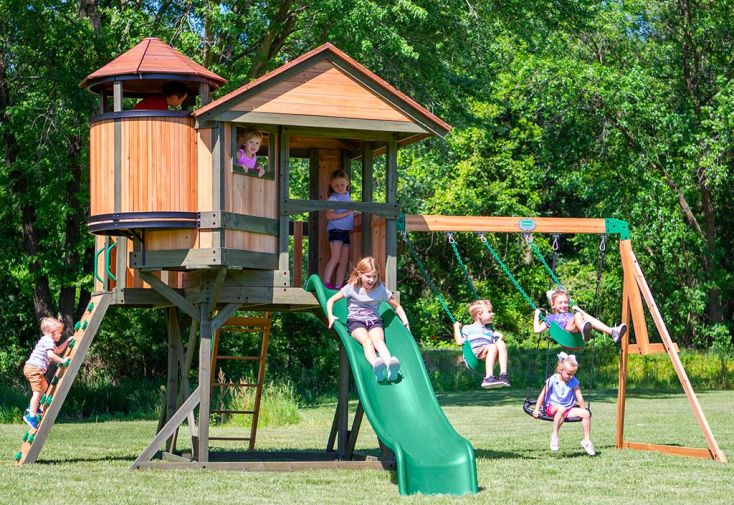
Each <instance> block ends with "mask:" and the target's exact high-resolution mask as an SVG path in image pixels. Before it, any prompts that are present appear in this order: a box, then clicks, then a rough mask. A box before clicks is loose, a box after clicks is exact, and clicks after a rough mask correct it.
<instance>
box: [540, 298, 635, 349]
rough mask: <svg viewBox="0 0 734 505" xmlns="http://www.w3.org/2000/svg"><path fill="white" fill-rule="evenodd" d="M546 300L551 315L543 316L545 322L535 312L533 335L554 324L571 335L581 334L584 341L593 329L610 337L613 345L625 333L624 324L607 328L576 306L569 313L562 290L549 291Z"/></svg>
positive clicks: (567, 302) (625, 327)
mask: <svg viewBox="0 0 734 505" xmlns="http://www.w3.org/2000/svg"><path fill="white" fill-rule="evenodd" d="M548 299H549V301H550V304H551V309H552V310H553V313H552V314H548V315H547V316H545V321H541V319H540V309H536V310H535V316H534V318H533V331H535V333H542V332H544V331H545V330H547V329H548V326H549V325H550V323H556V324H557V325H558V326H560V327H561V328H563V329H564V330H566V331H570V332H571V333H581V334H582V335H583V336H584V340H589V337H591V330H592V328H593V329H595V330H597V331H601V332H602V333H606V334H607V335H611V337H612V340H614V343H615V344H616V343H618V342H619V340H620V339H621V338H622V337H623V336H624V334H625V333H627V325H626V324H624V323H622V324H620V325H618V326H614V327H609V326H607V325H606V324H604V323H602V322H601V321H599V320H598V319H596V318H595V317H593V316H590V315H589V314H587V313H586V312H584V311H583V310H582V309H581V308H580V307H579V306H578V305H574V306H573V312H569V311H568V309H569V299H568V293H567V292H566V291H565V290H564V289H556V290H554V291H551V292H550V295H549V297H548Z"/></svg>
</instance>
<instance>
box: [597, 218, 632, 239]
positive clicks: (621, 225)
mask: <svg viewBox="0 0 734 505" xmlns="http://www.w3.org/2000/svg"><path fill="white" fill-rule="evenodd" d="M604 223H605V227H606V232H607V233H608V234H610V235H611V234H618V235H619V240H630V238H632V237H631V235H630V227H629V224H627V221H623V220H621V219H613V218H607V219H605V220H604Z"/></svg>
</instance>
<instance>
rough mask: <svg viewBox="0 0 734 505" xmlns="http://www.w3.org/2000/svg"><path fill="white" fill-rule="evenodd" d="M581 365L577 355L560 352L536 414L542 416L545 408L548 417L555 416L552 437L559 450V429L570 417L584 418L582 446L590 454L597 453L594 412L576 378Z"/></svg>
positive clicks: (543, 390) (553, 444)
mask: <svg viewBox="0 0 734 505" xmlns="http://www.w3.org/2000/svg"><path fill="white" fill-rule="evenodd" d="M578 368H579V364H578V362H577V361H576V356H574V355H573V354H571V355H569V354H566V353H565V352H561V353H559V354H558V365H557V366H556V373H555V374H553V375H551V376H550V377H548V379H547V380H546V381H545V384H543V389H542V390H541V391H540V394H539V395H538V400H537V401H536V402H535V409H534V410H533V416H534V417H538V416H539V415H540V409H541V407H543V408H544V409H545V413H546V415H548V416H553V432H552V433H551V438H550V449H551V451H553V452H555V451H557V450H558V447H559V440H558V430H559V429H560V428H561V426H562V425H563V422H564V421H565V420H566V419H567V418H568V417H580V418H581V426H582V427H583V430H584V438H583V440H581V447H583V448H584V450H585V451H586V452H587V454H588V455H589V456H593V455H594V454H596V452H594V444H592V443H591V438H590V437H591V413H590V412H589V410H588V409H587V407H586V401H585V400H584V397H583V396H582V395H581V388H580V387H579V380H578V379H577V378H576V377H575V375H576V371H577V370H578Z"/></svg>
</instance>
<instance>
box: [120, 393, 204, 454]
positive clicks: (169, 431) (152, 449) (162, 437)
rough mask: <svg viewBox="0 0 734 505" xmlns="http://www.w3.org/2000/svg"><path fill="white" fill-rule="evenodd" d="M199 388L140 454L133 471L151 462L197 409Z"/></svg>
mask: <svg viewBox="0 0 734 505" xmlns="http://www.w3.org/2000/svg"><path fill="white" fill-rule="evenodd" d="M199 391H200V390H199V388H196V389H195V390H194V392H193V393H191V396H189V397H188V399H187V400H186V401H185V402H184V404H183V405H181V408H180V409H178V411H177V412H176V413H175V414H173V416H171V419H169V420H168V422H167V423H166V424H165V426H163V429H161V430H160V431H159V432H158V433H157V434H156V436H155V437H154V438H153V440H152V441H151V442H150V444H148V446H147V447H146V448H145V449H144V450H143V452H142V453H140V456H138V457H137V459H136V460H135V461H134V462H133V464H132V465H131V466H130V468H131V469H135V468H140V467H141V466H140V465H141V463H143V462H147V461H150V460H151V459H152V458H153V456H155V454H156V453H157V452H158V450H159V448H160V447H161V445H162V444H163V442H165V441H166V439H168V438H169V437H170V436H171V435H173V433H174V432H175V431H176V430H177V429H178V427H179V425H180V424H181V423H182V422H183V420H184V419H186V417H187V416H188V414H189V413H190V412H193V410H194V409H195V408H196V406H197V405H198V404H199V401H200V395H199Z"/></svg>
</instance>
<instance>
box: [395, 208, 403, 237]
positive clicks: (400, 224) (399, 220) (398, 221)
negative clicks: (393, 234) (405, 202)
mask: <svg viewBox="0 0 734 505" xmlns="http://www.w3.org/2000/svg"><path fill="white" fill-rule="evenodd" d="M395 224H396V225H397V229H398V231H399V232H404V231H405V214H403V213H402V212H401V213H400V216H398V218H397V219H396V220H395Z"/></svg>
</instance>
